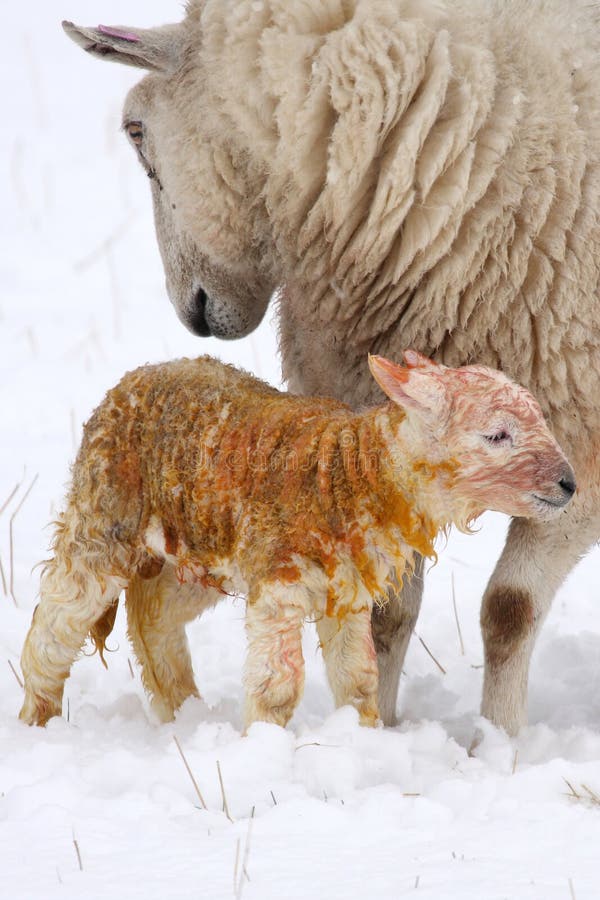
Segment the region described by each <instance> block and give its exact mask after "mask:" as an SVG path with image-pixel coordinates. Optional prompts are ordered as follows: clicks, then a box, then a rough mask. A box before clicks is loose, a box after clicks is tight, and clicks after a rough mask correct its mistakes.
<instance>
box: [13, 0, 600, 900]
mask: <svg viewBox="0 0 600 900" xmlns="http://www.w3.org/2000/svg"><path fill="white" fill-rule="evenodd" d="M34 7H35V9H34ZM178 16H179V4H178V3H176V2H174V0H163V2H158V0H152V2H146V3H143V4H142V3H139V2H138V3H135V2H134V0H118V2H117V0H102V2H96V3H92V2H91V0H77V2H76V0H61V3H60V4H59V3H57V2H56V0H50V2H46V3H43V4H42V3H36V4H20V5H17V4H11V5H10V8H9V6H8V4H5V5H4V7H3V26H4V42H3V52H2V57H1V61H0V66H1V83H2V85H3V86H4V90H3V107H4V118H3V127H2V142H1V147H0V166H1V167H2V178H1V179H0V184H1V185H2V191H3V195H2V208H3V209H4V214H3V216H2V217H1V219H0V229H1V235H0V248H1V249H0V329H1V331H0V334H1V341H2V344H1V354H0V371H1V374H0V407H1V409H2V416H1V418H0V509H1V508H2V505H3V503H4V501H5V500H6V499H7V498H8V497H9V495H10V494H11V492H12V490H13V488H14V487H15V485H17V484H18V485H19V488H18V491H17V493H16V494H15V496H14V497H13V499H12V500H11V502H10V503H9V504H8V506H7V507H6V509H5V510H4V511H3V512H2V514H1V515H0V560H1V562H2V571H3V580H2V579H0V749H1V753H0V896H3V897H7V898H10V900H25V898H27V900H55V898H81V897H85V898H86V900H94V898H109V897H110V898H120V900H129V898H137V897H143V898H145V900H159V898H160V900H180V898H181V900H184V898H185V900H187V898H200V897H202V898H209V900H220V898H231V897H234V896H236V895H237V896H239V894H240V893H242V892H243V896H244V897H245V898H247V900H252V898H255V900H280V898H281V897H286V898H290V900H291V898H308V897H311V898H328V900H329V898H331V900H335V898H344V900H358V898H365V897H371V896H372V897H377V898H381V900H392V898H398V897H404V896H413V895H414V896H415V897H422V898H434V900H440V898H459V900H467V898H473V900H483V898H485V900H488V898H510V900H513V898H519V900H520V898H539V900H554V898H565V900H569V898H573V897H576V898H577V900H582V898H597V897H600V861H599V846H600V806H598V805H596V806H594V805H593V803H592V802H586V801H584V800H580V801H576V800H573V799H569V797H568V793H569V790H568V788H567V785H566V783H565V779H567V780H568V781H569V782H570V783H571V784H572V785H573V787H574V788H575V790H577V791H578V792H580V793H581V794H582V796H583V795H585V794H586V790H585V787H584V785H587V786H588V788H590V789H591V790H595V791H597V792H599V793H600V629H599V628H598V623H599V621H600V617H599V616H598V613H597V609H596V607H597V603H598V599H599V597H598V593H599V591H598V571H599V569H598V562H599V558H600V555H599V553H598V551H595V552H594V553H593V554H591V555H590V556H589V557H588V558H587V559H586V560H585V561H584V562H583V563H582V564H581V565H580V567H579V568H578V569H577V571H576V572H575V573H574V574H573V576H572V577H571V579H570V580H569V582H568V583H567V585H566V586H565V587H564V588H563V590H562V591H561V593H560V596H559V598H558V599H557V602H556V603H555V606H554V609H553V611H552V613H551V616H550V618H549V620H548V623H547V625H546V627H545V629H544V632H543V634H542V637H541V640H540V642H539V646H538V648H537V652H536V655H535V659H534V664H533V668H532V674H531V702H530V720H531V725H530V726H529V727H528V728H526V729H525V730H524V731H523V733H522V734H521V735H520V736H519V738H518V739H517V740H513V741H511V740H508V739H507V738H506V737H505V736H504V735H502V734H500V733H499V732H497V731H495V730H494V729H493V728H491V727H490V726H484V727H485V739H484V741H483V743H482V745H481V746H480V748H479V750H478V754H477V756H476V757H475V758H469V756H468V755H467V750H466V748H467V747H468V745H469V742H470V739H471V736H472V734H473V730H474V728H475V727H476V726H477V725H478V724H480V725H481V724H482V723H481V722H480V720H479V718H478V713H477V710H478V704H479V695H480V690H481V677H482V670H481V663H482V648H481V640H480V636H479V631H478V601H479V597H480V595H481V592H482V588H483V585H484V584H485V581H486V578H487V576H488V574H489V572H490V571H491V568H492V566H493V562H494V559H495V557H496V555H497V553H498V548H499V546H500V545H501V541H502V536H503V532H504V529H505V524H506V523H505V521H504V520H503V519H502V518H500V517H493V516H491V517H488V518H487V519H486V520H485V521H484V524H483V527H482V530H481V532H480V533H479V534H478V535H476V536H474V537H464V536H460V535H455V536H452V537H451V539H450V541H449V543H448V546H447V547H446V548H445V549H443V550H442V552H441V558H440V562H439V564H438V565H437V567H436V568H435V569H433V570H432V571H431V572H430V574H429V576H428V579H427V596H426V603H425V608H424V612H423V615H422V617H421V620H420V622H419V629H418V631H419V634H420V635H421V637H422V638H423V639H424V641H425V642H426V643H427V645H428V646H429V647H430V649H431V650H432V652H433V653H434V654H435V656H436V658H437V659H438V660H439V662H440V663H441V665H442V666H443V667H444V668H445V670H446V673H445V674H442V672H441V671H440V670H439V669H438V668H437V666H436V664H435V663H434V662H433V661H432V660H431V659H430V657H429V656H428V655H427V653H426V652H425V650H424V648H423V646H422V645H421V644H420V643H419V641H418V640H416V639H415V640H413V643H412V645H411V647H410V650H409V654H408V657H407V660H406V665H405V670H406V674H405V678H404V680H403V686H402V690H401V699H400V705H401V709H402V711H403V716H404V721H403V724H402V725H401V726H400V727H398V728H396V729H386V730H378V731H369V730H366V729H361V728H359V727H358V725H357V722H356V716H355V714H354V712H353V711H352V710H349V709H342V710H339V711H337V712H334V710H333V705H332V702H331V698H330V695H329V690H328V687H327V685H326V682H325V679H324V673H323V667H322V664H321V660H320V658H319V656H318V654H317V650H316V641H315V638H314V635H313V634H312V633H311V632H310V630H309V629H307V636H306V648H305V649H306V661H307V682H306V692H305V697H304V699H303V702H302V704H301V706H300V707H299V710H298V712H297V714H296V716H295V718H294V720H293V722H292V724H291V726H290V727H289V728H287V729H286V730H282V729H280V728H277V727H274V726H268V725H256V726H254V727H253V728H252V729H251V730H250V733H249V735H248V736H247V737H242V736H241V699H242V694H241V667H242V661H243V654H244V635H243V605H242V603H241V602H239V601H238V602H237V603H232V604H230V605H227V604H224V605H223V606H221V607H220V608H219V609H217V610H216V611H214V612H213V613H210V614H208V615H207V616H206V617H205V618H204V619H203V620H201V621H198V622H197V623H195V624H194V625H193V626H192V627H191V628H190V640H191V645H192V649H193V656H194V662H195V667H196V672H197V677H198V682H199V685H200V688H201V690H202V692H203V696H204V701H193V702H189V703H188V704H186V706H185V707H184V709H183V710H182V711H181V713H180V715H179V716H178V718H177V720H176V722H175V723H174V724H173V725H158V724H157V723H156V722H155V721H154V720H153V718H152V715H151V714H150V712H149V708H148V703H147V701H146V699H145V697H144V693H143V690H142V687H141V684H140V679H139V673H138V671H137V668H136V665H135V661H134V660H133V657H132V654H131V650H130V648H129V646H128V644H127V639H126V637H125V630H124V622H123V617H122V616H121V615H120V616H119V619H118V623H117V627H116V630H115V633H114V635H113V641H112V645H113V647H114V648H115V652H114V653H113V654H112V655H111V656H110V657H109V670H108V672H105V671H104V670H103V669H102V667H101V666H100V664H99V661H98V659H97V658H96V657H94V658H84V659H82V660H81V661H79V662H78V663H77V664H76V665H75V667H74V670H73V675H72V677H71V679H70V680H69V682H68V684H67V691H66V696H67V703H66V704H65V706H66V710H65V711H67V710H68V720H67V719H55V720H53V721H52V722H51V723H50V724H49V726H48V728H47V729H46V730H45V731H42V730H39V729H37V728H27V727H25V726H24V725H22V724H21V723H19V722H18V721H17V719H16V713H17V711H18V708H19V705H20V702H21V688H20V686H19V684H18V682H17V677H16V675H14V674H13V672H12V671H11V668H10V666H9V664H12V665H13V666H14V667H15V669H16V671H17V672H18V661H19V655H20V650H21V645H22V642H23V638H24V636H25V633H26V630H27V628H28V626H29V622H30V618H31V612H32V609H33V606H34V604H35V602H36V592H37V587H38V577H39V576H38V572H37V571H34V572H32V567H33V566H34V565H35V564H36V563H37V562H38V561H39V560H41V559H43V558H44V556H45V555H46V550H47V546H48V543H49V538H50V533H49V530H48V529H47V528H46V527H45V526H46V525H47V523H48V522H49V521H50V520H51V519H52V517H53V515H54V513H55V512H56V511H57V509H58V508H59V507H60V504H61V499H62V495H63V486H64V484H65V482H66V480H67V477H68V464H69V462H70V460H72V458H73V454H74V449H75V446H76V443H77V441H78V438H79V434H80V428H81V422H82V421H84V420H85V418H86V417H87V416H88V415H89V413H90V411H91V410H92V408H93V407H94V406H95V405H96V404H97V402H98V401H99V400H100V398H101V396H102V394H103V392H104V390H105V389H106V388H108V387H109V386H110V385H112V384H113V383H114V382H115V381H116V380H117V379H118V378H119V377H120V375H121V374H122V373H123V372H124V371H125V370H127V369H130V368H133V367H134V366H135V365H137V364H139V363H142V362H145V361H154V360H158V359H165V358H168V357H174V356H180V355H186V354H187V355H194V354H197V353H199V352H207V351H209V352H211V353H214V354H216V355H219V356H220V357H221V358H223V359H226V360H229V361H232V362H236V363H239V364H241V365H244V366H246V367H247V368H250V369H252V370H254V371H255V372H257V374H259V375H262V376H263V377H265V378H269V379H270V380H272V381H274V382H275V383H277V382H278V377H279V376H278V371H279V369H278V362H277V357H276V349H275V340H274V336H273V329H272V326H271V325H270V324H269V323H267V324H265V325H264V326H263V327H262V328H261V329H260V330H259V331H258V332H256V333H255V334H254V335H253V336H252V337H251V338H248V339H247V340H245V341H242V342H238V343H233V344H218V343H216V342H214V341H210V342H209V341H201V340H198V339H194V338H193V337H192V336H190V335H188V334H187V332H185V331H184V329H183V327H182V326H181V325H179V323H178V321H177V320H176V318H175V315H174V313H173V311H172V310H171V308H170V306H169V304H168V301H167V300H166V298H165V293H164V288H163V276H162V270H161V266H160V262H159V258H158V251H157V249H156V247H155V242H154V235H153V229H152V224H151V213H150V203H149V192H148V191H147V185H146V184H145V180H144V177H143V175H142V173H141V171H140V170H139V169H138V166H137V163H136V162H135V160H134V158H133V154H132V152H131V151H130V149H129V148H128V147H127V146H126V143H125V140H124V138H123V136H122V135H120V134H119V132H118V125H119V110H120V102H121V98H122V96H123V94H124V92H125V89H126V87H127V86H128V85H129V84H131V83H132V82H133V81H134V80H135V78H136V77H137V76H136V73H135V71H134V70H130V69H123V68H121V67H118V66H110V65H108V64H102V63H99V62H95V61H93V60H90V59H86V58H85V57H84V55H83V54H82V52H81V51H80V50H78V49H77V48H75V47H74V46H73V45H71V44H70V43H69V42H68V41H67V40H66V38H64V37H63V36H62V32H61V31H60V29H59V26H58V23H59V20H60V19H61V18H62V17H70V18H73V19H75V20H77V21H80V22H83V23H86V24H90V23H95V22H97V21H98V19H99V18H101V19H102V20H103V21H107V22H110V21H112V22H123V21H125V22H127V21H128V19H130V20H132V21H135V24H139V25H142V24H151V23H153V22H159V21H161V20H163V19H169V18H171V19H175V18H177V17H178ZM34 478H35V479H36V480H35V483H34V484H33V487H32V489H31V493H30V494H29V496H28V497H27V498H25V493H26V490H27V488H28V487H29V486H30V485H31V483H32V481H33V479H34ZM22 501H24V502H23V505H22V507H20V503H21V502H22ZM11 520H12V538H13V539H12V561H11V541H10V532H11ZM452 575H453V576H454V581H455V587H456V602H457V608H458V613H459V617H460V623H461V626H462V632H463V636H464V646H465V652H464V655H463V654H462V653H461V650H460V645H459V640H458V634H457V629H456V624H455V620H454V612H453V607H452V589H451V578H452ZM130 663H131V666H132V668H131V669H130ZM174 736H177V737H178V739H179V742H180V744H181V746H182V748H183V751H184V753H185V755H186V758H187V760H188V762H189V765H190V767H191V769H192V770H193V773H194V775H195V777H196V779H197V783H198V785H199V788H200V790H201V792H202V795H203V797H204V800H205V802H206V805H207V807H208V810H207V811H204V810H202V809H201V808H200V801H199V800H198V797H197V795H196V793H195V789H194V786H193V784H192V781H191V780H190V778H189V776H188V774H187V772H186V769H185V767H184V765H183V762H182V760H181V757H180V756H179V753H178V750H177V747H176V745H175V743H174V740H173V738H174ZM217 761H219V763H220V766H221V771H222V776H223V782H224V787H225V793H226V798H227V802H228V807H229V813H230V817H231V819H233V822H231V821H230V820H229V819H228V817H227V816H226V815H225V813H224V812H223V810H222V805H223V804H222V797H221V791H220V787H219V779H218V772H217ZM252 810H254V819H253V820H252V822H251V818H250V817H251V813H252ZM250 823H251V824H250ZM78 853H79V858H78ZM236 858H237V859H238V861H237V886H236ZM244 871H245V872H246V873H247V878H246V876H245V875H244Z"/></svg>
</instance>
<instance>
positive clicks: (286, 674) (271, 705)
mask: <svg viewBox="0 0 600 900" xmlns="http://www.w3.org/2000/svg"><path fill="white" fill-rule="evenodd" d="M310 611H311V604H310V598H309V595H308V593H307V591H306V590H305V589H304V588H303V587H302V586H301V585H290V584H281V583H279V582H274V581H271V582H268V583H265V584H261V585H259V586H257V588H256V589H254V590H252V591H251V592H250V596H249V598H248V606H247V611H246V632H247V637H248V656H247V659H246V670H245V678H244V682H245V688H246V710H245V722H246V727H248V726H249V725H251V724H252V722H255V721H257V720H259V721H264V722H274V723H276V724H277V725H283V726H285V725H286V724H287V723H288V721H289V720H290V718H291V717H292V715H293V712H294V709H295V708H296V704H297V703H298V701H299V700H300V697H301V696H302V691H303V690H304V657H303V656H302V624H303V622H304V619H305V618H306V617H307V616H308V614H309V613H310Z"/></svg>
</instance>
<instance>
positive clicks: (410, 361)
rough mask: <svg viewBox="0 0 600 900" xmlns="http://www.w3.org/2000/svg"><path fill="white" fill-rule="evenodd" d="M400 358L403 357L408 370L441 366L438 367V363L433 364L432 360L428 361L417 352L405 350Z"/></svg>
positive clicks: (427, 358)
mask: <svg viewBox="0 0 600 900" xmlns="http://www.w3.org/2000/svg"><path fill="white" fill-rule="evenodd" d="M402 356H403V357H404V362H405V363H406V365H407V366H408V368H409V369H440V368H442V366H439V365H438V363H436V362H434V361H433V360H432V359H429V357H428V356H423V354H422V353H419V351H418V350H405V351H404V353H403V354H402Z"/></svg>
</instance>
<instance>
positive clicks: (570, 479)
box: [558, 468, 577, 497]
mask: <svg viewBox="0 0 600 900" xmlns="http://www.w3.org/2000/svg"><path fill="white" fill-rule="evenodd" d="M558 483H559V485H560V487H561V488H562V489H563V491H564V492H565V494H568V496H569V497H572V496H573V494H574V493H575V491H576V489H577V485H576V483H575V475H574V473H573V470H572V469H571V468H569V469H566V470H565V471H564V472H563V475H562V478H559V480H558Z"/></svg>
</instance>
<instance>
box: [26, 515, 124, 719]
mask: <svg viewBox="0 0 600 900" xmlns="http://www.w3.org/2000/svg"><path fill="white" fill-rule="evenodd" d="M71 518H72V520H73V521H70V522H69V521H67V520H66V519H65V522H64V523H63V525H62V526H61V528H60V531H59V533H58V536H57V539H56V542H55V553H54V557H53V558H52V559H51V560H50V561H49V562H48V563H47V565H46V567H45V569H44V573H43V575H42V580H41V586H40V597H41V599H40V602H39V604H38V606H37V608H36V610H35V612H34V614H33V621H32V623H31V627H30V629H29V633H28V634H27V638H26V639H25V644H24V647H23V653H22V656H21V668H22V669H23V675H24V683H25V700H24V703H23V707H22V709H21V712H20V714H19V716H20V718H21V719H23V720H24V721H25V722H27V723H28V724H29V725H45V724H46V722H47V721H48V719H50V718H51V717H52V716H60V714H61V711H62V698H63V690H64V683H65V680H66V678H67V676H68V675H69V671H70V669H71V665H72V664H73V662H74V660H75V658H76V657H77V654H78V653H79V651H80V650H81V648H82V646H83V644H84V642H85V639H86V637H87V635H88V634H90V633H91V634H92V636H93V637H94V639H95V640H96V644H97V646H98V647H99V648H100V650H101V649H102V646H103V638H104V637H105V636H106V628H104V627H103V626H104V625H105V624H106V625H107V628H108V630H110V625H111V622H112V618H113V616H112V607H113V606H114V605H115V604H116V602H117V600H118V597H119V594H120V592H121V590H122V588H123V587H124V586H125V583H126V582H125V579H124V578H120V577H117V576H115V575H108V574H106V572H107V571H110V568H111V566H110V564H109V563H108V560H106V559H104V557H103V556H102V554H101V551H99V550H98V548H97V544H95V543H94V542H88V541H86V540H85V539H83V538H82V537H81V535H80V534H78V533H77V527H76V524H77V523H76V521H75V516H74V513H73V514H72V516H71ZM103 564H104V565H103ZM97 623H99V624H97Z"/></svg>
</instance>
